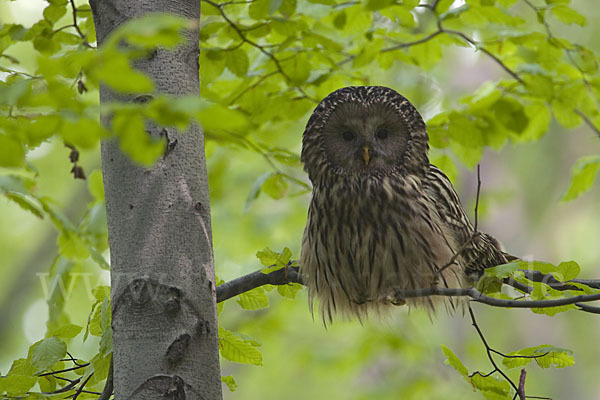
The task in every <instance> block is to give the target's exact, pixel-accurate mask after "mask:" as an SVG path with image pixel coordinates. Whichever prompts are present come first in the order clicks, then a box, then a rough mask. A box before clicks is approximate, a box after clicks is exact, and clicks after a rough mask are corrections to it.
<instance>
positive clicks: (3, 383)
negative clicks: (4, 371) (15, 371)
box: [0, 375, 37, 397]
mask: <svg viewBox="0 0 600 400" xmlns="http://www.w3.org/2000/svg"><path fill="white" fill-rule="evenodd" d="M36 382H37V377H35V376H27V375H10V376H5V377H0V393H2V392H6V394H7V395H8V396H10V397H18V396H23V395H25V394H26V393H27V392H28V391H29V389H31V388H32V387H33V385H35V383H36Z"/></svg>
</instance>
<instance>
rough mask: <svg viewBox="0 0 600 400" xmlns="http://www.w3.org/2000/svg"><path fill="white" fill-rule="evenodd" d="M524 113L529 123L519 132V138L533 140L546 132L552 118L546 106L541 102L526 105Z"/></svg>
mask: <svg viewBox="0 0 600 400" xmlns="http://www.w3.org/2000/svg"><path fill="white" fill-rule="evenodd" d="M525 115H526V116H527V118H528V119H529V123H528V124H527V126H526V127H525V129H524V130H523V131H522V132H521V135H520V136H519V139H520V140H526V141H535V140H538V139H539V138H541V137H542V136H544V134H546V132H548V128H549V127H550V121H551V120H552V115H551V114H550V110H549V109H548V106H546V105H545V104H543V103H534V104H531V105H528V106H526V107H525Z"/></svg>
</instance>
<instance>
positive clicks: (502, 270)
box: [484, 262, 520, 278]
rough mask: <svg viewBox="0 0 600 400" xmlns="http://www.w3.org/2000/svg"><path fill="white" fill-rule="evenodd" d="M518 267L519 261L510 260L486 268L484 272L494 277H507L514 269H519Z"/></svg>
mask: <svg viewBox="0 0 600 400" xmlns="http://www.w3.org/2000/svg"><path fill="white" fill-rule="evenodd" d="M519 267H520V265H519V263H512V262H511V263H508V264H502V265H497V266H495V267H491V268H486V269H485V270H484V273H485V275H487V276H493V277H496V278H508V277H509V276H511V275H512V274H513V273H514V272H515V271H517V270H518V269H519Z"/></svg>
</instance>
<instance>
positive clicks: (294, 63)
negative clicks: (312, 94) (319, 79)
mask: <svg viewBox="0 0 600 400" xmlns="http://www.w3.org/2000/svg"><path fill="white" fill-rule="evenodd" d="M281 66H282V68H283V69H284V71H285V73H286V74H287V76H288V77H289V78H290V80H291V81H292V82H293V83H295V84H297V85H300V84H302V83H304V82H306V80H307V79H308V77H309V76H310V71H311V64H310V60H309V58H308V54H307V53H298V54H296V55H295V56H294V57H292V58H291V59H290V60H289V61H287V62H282V63H281Z"/></svg>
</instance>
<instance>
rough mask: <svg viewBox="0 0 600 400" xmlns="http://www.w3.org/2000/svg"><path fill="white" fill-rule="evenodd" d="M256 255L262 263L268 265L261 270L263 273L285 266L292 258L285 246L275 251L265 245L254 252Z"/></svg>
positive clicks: (290, 252)
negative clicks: (280, 250)
mask: <svg viewBox="0 0 600 400" xmlns="http://www.w3.org/2000/svg"><path fill="white" fill-rule="evenodd" d="M256 257H257V258H258V259H259V260H260V262H261V264H262V265H264V266H265V267H269V268H265V269H263V270H262V272H263V273H265V274H267V273H269V272H273V271H276V270H278V269H281V268H284V267H286V266H287V265H288V264H289V262H290V259H291V258H292V251H291V250H290V249H288V248H287V247H285V248H284V249H283V251H282V252H281V253H277V252H274V251H273V250H271V249H270V248H268V247H265V248H264V249H263V250H261V251H257V252H256Z"/></svg>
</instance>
